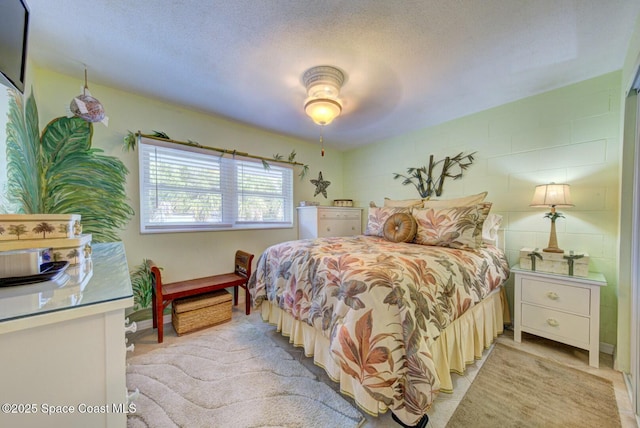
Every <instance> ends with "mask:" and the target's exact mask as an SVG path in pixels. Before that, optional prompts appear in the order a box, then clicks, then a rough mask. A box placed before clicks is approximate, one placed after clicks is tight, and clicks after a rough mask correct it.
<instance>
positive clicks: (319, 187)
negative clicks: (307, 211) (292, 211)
mask: <svg viewBox="0 0 640 428" xmlns="http://www.w3.org/2000/svg"><path fill="white" fill-rule="evenodd" d="M309 181H311V184H313V185H314V186H316V191H315V192H314V193H313V196H316V195H317V194H319V193H322V196H324V197H325V198H326V197H327V187H329V185H330V184H331V182H330V181H325V180H323V179H322V171H320V173H319V174H318V179H317V180H315V179H311V180H309Z"/></svg>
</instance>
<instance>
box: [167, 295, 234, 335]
mask: <svg viewBox="0 0 640 428" xmlns="http://www.w3.org/2000/svg"><path fill="white" fill-rule="evenodd" d="M231 306H232V302H231V294H229V293H228V292H227V290H218V291H214V292H212V293H206V294H201V295H198V296H193V297H184V298H182V299H176V300H174V301H173V303H172V307H173V309H172V311H171V323H172V324H173V328H174V329H175V330H176V333H178V336H181V335H183V334H184V333H191V332H193V331H196V330H201V329H203V328H207V327H211V326H212V325H216V324H220V323H223V322H226V321H229V320H231Z"/></svg>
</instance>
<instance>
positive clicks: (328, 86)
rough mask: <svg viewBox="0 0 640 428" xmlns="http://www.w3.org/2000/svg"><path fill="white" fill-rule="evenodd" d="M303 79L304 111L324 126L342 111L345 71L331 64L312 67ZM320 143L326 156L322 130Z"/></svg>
mask: <svg viewBox="0 0 640 428" xmlns="http://www.w3.org/2000/svg"><path fill="white" fill-rule="evenodd" d="M302 81H303V82H304V86H305V87H306V88H307V99H306V100H305V101H304V111H305V113H306V114H307V116H309V117H310V118H311V119H312V120H313V121H314V122H315V123H317V124H318V125H320V126H322V127H323V128H322V129H323V130H324V126H325V125H328V124H330V123H331V122H333V119H335V118H336V117H338V116H340V113H342V101H340V99H339V98H338V95H340V88H341V87H342V84H343V83H344V73H342V71H340V70H338V69H337V68H335V67H332V66H330V65H319V66H316V67H311V68H310V69H308V70H307V71H305V72H304V74H303V75H302ZM320 144H321V145H322V156H324V141H323V139H322V131H320Z"/></svg>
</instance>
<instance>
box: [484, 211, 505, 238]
mask: <svg viewBox="0 0 640 428" xmlns="http://www.w3.org/2000/svg"><path fill="white" fill-rule="evenodd" d="M501 225H502V216H501V215H498V214H489V215H488V216H487V219H486V220H485V221H484V223H483V225H482V242H483V243H485V244H488V245H497V244H498V230H499V229H500V226H501Z"/></svg>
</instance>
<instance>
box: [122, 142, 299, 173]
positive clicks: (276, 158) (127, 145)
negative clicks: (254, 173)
mask: <svg viewBox="0 0 640 428" xmlns="http://www.w3.org/2000/svg"><path fill="white" fill-rule="evenodd" d="M142 137H144V138H151V139H153V140H160V141H166V142H169V143H172V144H177V145H181V146H191V147H198V148H200V149H205V150H212V151H214V152H218V153H220V156H224V155H231V156H236V155H237V156H243V157H246V158H252V159H259V160H261V161H262V166H263V167H264V169H269V168H271V166H270V164H269V162H278V163H286V164H289V165H294V166H301V167H302V170H301V171H300V174H298V176H299V177H300V179H301V180H302V179H304V177H306V175H307V173H308V172H309V165H305V164H302V163H300V162H296V161H295V158H296V155H297V153H296V151H295V150H292V151H291V153H290V154H289V156H288V158H287V159H286V160H285V159H284V156H283V155H281V154H279V153H276V154H275V155H273V158H272V159H269V158H265V157H263V156H256V155H250V154H249V153H246V152H239V151H237V150H229V149H220V148H218V147H209V146H203V145H202V144H200V143H198V142H197V141H192V140H187V141H186V142H185V141H176V140H172V139H171V138H170V137H169V136H168V135H167V134H166V133H164V132H162V131H153V134H142V133H141V132H140V131H138V132H136V133H135V134H134V133H133V132H131V131H129V133H128V134H127V135H126V136H125V137H124V147H123V150H125V151H131V150H135V148H136V144H137V142H138V140H139V139H140V138H142Z"/></svg>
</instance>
